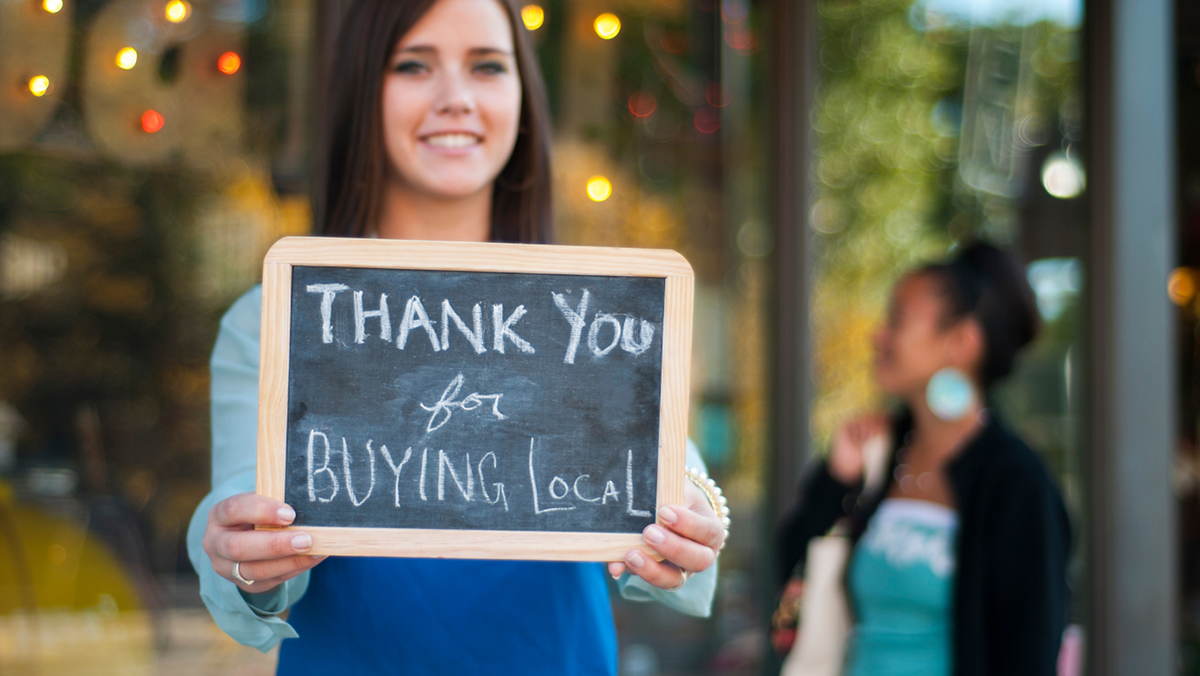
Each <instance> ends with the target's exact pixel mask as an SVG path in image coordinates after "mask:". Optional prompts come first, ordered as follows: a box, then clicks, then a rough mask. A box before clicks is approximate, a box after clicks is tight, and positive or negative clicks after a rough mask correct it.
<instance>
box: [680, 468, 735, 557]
mask: <svg viewBox="0 0 1200 676" xmlns="http://www.w3.org/2000/svg"><path fill="white" fill-rule="evenodd" d="M684 476H686V477H687V478H688V481H691V482H692V483H693V484H696V488H699V489H700V492H702V493H704V497H705V498H707V499H708V504H709V505H710V506H711V507H712V509H713V511H714V512H716V514H717V516H718V517H720V519H721V522H722V523H724V524H725V531H726V532H728V531H729V523H730V522H729V506H728V505H727V504H726V503H727V502H728V501H727V500H726V499H725V496H724V495H721V489H720V487H719V486H717V482H715V481H713V480H712V478H711V477H709V476H708V474H706V473H704V472H701V471H700V470H698V469H696V468H695V467H688V468H687V469H686V470H685V471H684ZM722 548H724V547H723V546H722Z"/></svg>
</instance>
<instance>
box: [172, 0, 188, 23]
mask: <svg viewBox="0 0 1200 676" xmlns="http://www.w3.org/2000/svg"><path fill="white" fill-rule="evenodd" d="M191 15H192V6H191V5H190V4H188V2H187V0H171V1H170V2H168V3H167V9H166V17H167V21H170V22H171V23H182V22H184V21H187V18H188V17H189V16H191Z"/></svg>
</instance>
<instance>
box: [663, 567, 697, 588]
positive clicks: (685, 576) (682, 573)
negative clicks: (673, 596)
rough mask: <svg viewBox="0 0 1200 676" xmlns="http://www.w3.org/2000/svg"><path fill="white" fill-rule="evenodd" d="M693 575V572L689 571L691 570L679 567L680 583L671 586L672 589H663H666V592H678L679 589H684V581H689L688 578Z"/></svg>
mask: <svg viewBox="0 0 1200 676" xmlns="http://www.w3.org/2000/svg"><path fill="white" fill-rule="evenodd" d="M691 576H692V574H691V573H689V572H687V571H686V570H684V569H682V568H680V569H679V584H677V585H675V586H674V587H671V588H670V589H664V590H663V591H666V592H672V593H673V592H677V591H679V590H680V589H683V583H684V582H687V581H688V578H689V577H691Z"/></svg>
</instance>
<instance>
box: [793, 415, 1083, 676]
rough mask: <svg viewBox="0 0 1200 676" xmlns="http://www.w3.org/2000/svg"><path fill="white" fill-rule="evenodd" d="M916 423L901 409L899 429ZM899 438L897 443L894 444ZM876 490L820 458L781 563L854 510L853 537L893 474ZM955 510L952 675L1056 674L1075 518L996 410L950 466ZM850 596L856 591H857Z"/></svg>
mask: <svg viewBox="0 0 1200 676" xmlns="http://www.w3.org/2000/svg"><path fill="white" fill-rule="evenodd" d="M911 427H912V423H911V418H910V417H909V416H908V415H901V416H899V417H898V419H897V421H896V424H895V425H894V426H893V431H894V434H893V438H894V439H896V440H902V439H904V437H905V435H906V434H907V433H908V432H909V430H910V429H911ZM898 445H899V443H897V446H898ZM892 450H893V453H892V464H891V470H892V471H891V472H889V477H888V479H889V480H888V485H887V487H886V488H885V489H884V490H883V491H880V493H879V494H878V496H877V497H875V498H874V499H860V496H859V490H860V489H859V488H858V487H851V486H845V485H843V484H841V483H840V482H838V481H837V480H836V479H834V478H833V476H832V475H830V474H829V471H828V470H827V469H826V466H825V464H824V463H821V464H820V465H818V466H816V467H815V468H814V471H812V472H811V473H810V474H809V475H808V477H807V478H806V479H805V481H804V482H803V483H802V484H801V494H800V495H801V502H800V504H799V506H798V508H797V509H796V510H795V511H793V512H792V513H791V514H790V515H789V516H788V517H786V518H785V519H784V520H783V522H782V524H781V527H780V530H779V535H778V541H777V545H778V546H777V551H778V552H779V561H778V563H779V572H780V573H781V575H782V578H783V579H784V580H786V579H787V578H788V577H789V576H790V575H791V574H792V571H793V570H794V569H795V568H796V566H797V565H798V564H802V563H803V558H804V555H805V551H806V549H807V545H808V541H809V540H810V539H812V538H813V537H817V536H820V535H824V534H825V533H826V532H827V531H828V530H829V528H830V527H831V526H832V525H833V523H834V522H835V521H836V520H838V519H840V518H842V517H846V516H849V517H850V518H851V521H852V523H853V528H852V531H851V533H852V541H853V542H857V541H858V539H859V537H861V536H862V534H863V532H864V531H865V530H866V528H867V523H868V521H869V520H870V518H871V516H872V515H873V514H874V513H875V510H876V509H877V508H878V507H879V503H880V502H882V498H883V496H884V495H886V493H887V490H888V489H890V487H891V485H892V483H893V482H894V481H895V478H894V477H895V468H896V464H897V461H896V453H895V450H896V449H895V448H893V449H892ZM944 471H945V473H946V478H947V480H948V483H949V485H950V489H951V493H952V495H953V497H954V502H955V506H956V508H957V510H958V515H959V531H958V545H957V555H958V562H957V568H956V572H955V582H954V611H953V612H954V638H953V645H954V655H953V664H954V671H953V673H954V674H955V676H1043V675H1044V676H1054V674H1055V671H1056V661H1057V658H1058V650H1059V646H1060V644H1061V641H1062V633H1063V629H1064V628H1065V626H1066V622H1067V602H1068V598H1067V596H1068V592H1067V557H1068V555H1069V552H1070V546H1071V533H1070V523H1069V521H1068V518H1067V512H1066V509H1065V508H1064V507H1063V502H1062V498H1061V497H1059V493H1058V489H1057V488H1056V487H1055V485H1054V481H1053V480H1052V479H1051V478H1050V476H1049V474H1048V473H1047V472H1046V469H1045V467H1044V466H1043V465H1042V462H1041V460H1040V459H1039V458H1038V457H1037V455H1036V454H1034V452H1033V451H1032V450H1030V448H1029V447H1028V446H1027V445H1025V443H1024V442H1023V441H1021V440H1020V439H1019V438H1018V437H1017V436H1016V435H1014V434H1013V433H1012V432H1010V431H1009V430H1008V429H1007V428H1006V427H1005V426H1004V425H1003V424H1002V423H1001V422H1000V421H999V420H997V419H996V416H995V415H989V416H988V423H987V425H985V426H984V428H983V429H982V430H981V431H980V432H979V434H977V435H976V436H975V437H974V438H973V439H972V440H971V441H970V442H969V443H968V445H967V446H966V447H965V448H963V450H962V451H961V452H960V453H959V455H958V456H957V457H955V458H954V459H953V460H952V461H951V462H950V463H949V464H948V465H947V466H946V468H945V470H944ZM851 601H853V598H851Z"/></svg>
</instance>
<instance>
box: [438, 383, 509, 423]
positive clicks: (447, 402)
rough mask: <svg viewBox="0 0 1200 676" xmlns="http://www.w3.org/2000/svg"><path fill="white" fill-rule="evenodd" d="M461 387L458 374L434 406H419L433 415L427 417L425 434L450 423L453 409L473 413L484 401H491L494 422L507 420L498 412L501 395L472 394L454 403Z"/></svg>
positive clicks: (506, 417)
mask: <svg viewBox="0 0 1200 676" xmlns="http://www.w3.org/2000/svg"><path fill="white" fill-rule="evenodd" d="M462 386H463V374H461V373H460V374H458V375H457V376H455V377H454V380H451V381H450V384H449V385H447V386H446V389H445V390H444V391H443V392H442V398H441V399H438V402H437V403H436V404H434V405H433V406H426V405H425V404H421V408H423V409H425V410H426V411H430V412H432V413H433V415H431V416H429V424H428V425H426V426H425V431H426V432H433V431H435V430H437V429H439V428H441V427H442V425H445V424H446V423H448V422H450V417H451V416H452V415H454V409H456V408H457V409H461V410H463V411H474V410H475V409H477V408H479V407H480V406H482V405H483V402H484V400H485V399H490V400H491V401H492V415H494V416H496V420H506V419H508V416H506V415H504V414H503V413H501V412H500V397H503V396H504V395H503V394H479V393H478V392H472V393H470V394H468V395H467V396H466V397H463V399H462V401H455V397H457V396H458V393H459V392H460V391H461V390H462Z"/></svg>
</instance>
